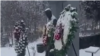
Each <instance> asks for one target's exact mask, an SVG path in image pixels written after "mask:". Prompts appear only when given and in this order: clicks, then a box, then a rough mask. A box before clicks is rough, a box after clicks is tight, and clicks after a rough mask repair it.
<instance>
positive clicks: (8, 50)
mask: <svg viewBox="0 0 100 56" xmlns="http://www.w3.org/2000/svg"><path fill="white" fill-rule="evenodd" d="M38 43H42V39H41V38H39V39H38V40H36V41H35V42H33V43H30V44H29V45H28V48H29V52H30V56H45V52H43V53H37V50H36V44H38ZM33 48H35V51H33ZM86 49H87V48H86ZM86 49H81V50H79V56H91V53H87V52H85V51H86ZM1 56H16V53H15V50H14V47H2V48H1ZM25 56H29V54H28V50H27V48H26V55H25ZM94 56H100V50H99V51H98V52H97V53H96V54H94Z"/></svg>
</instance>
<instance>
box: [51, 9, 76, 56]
mask: <svg viewBox="0 0 100 56" xmlns="http://www.w3.org/2000/svg"><path fill="white" fill-rule="evenodd" d="M66 11H67V10H66ZM71 12H73V11H71ZM71 16H72V18H74V19H76V21H74V20H73V21H70V23H71V25H70V26H71V28H70V29H69V30H70V31H69V34H68V36H67V37H68V39H67V43H66V44H65V45H64V46H63V48H62V49H61V50H57V49H54V51H52V53H54V56H66V54H67V51H68V49H69V48H70V44H71V42H72V40H73V39H74V38H75V33H76V32H77V29H78V26H77V24H78V21H77V17H76V14H75V13H73V15H71ZM52 40H53V39H52Z"/></svg>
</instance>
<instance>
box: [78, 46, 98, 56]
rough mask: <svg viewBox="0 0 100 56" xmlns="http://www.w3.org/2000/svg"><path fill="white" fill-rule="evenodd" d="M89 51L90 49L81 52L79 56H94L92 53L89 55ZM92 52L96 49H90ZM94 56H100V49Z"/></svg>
mask: <svg viewBox="0 0 100 56" xmlns="http://www.w3.org/2000/svg"><path fill="white" fill-rule="evenodd" d="M87 49H88V48H86V49H81V50H79V56H92V54H91V53H87V52H86V50H87ZM90 50H91V51H93V50H95V49H94V48H92V49H90ZM94 56H100V49H99V51H98V52H97V53H95V54H94Z"/></svg>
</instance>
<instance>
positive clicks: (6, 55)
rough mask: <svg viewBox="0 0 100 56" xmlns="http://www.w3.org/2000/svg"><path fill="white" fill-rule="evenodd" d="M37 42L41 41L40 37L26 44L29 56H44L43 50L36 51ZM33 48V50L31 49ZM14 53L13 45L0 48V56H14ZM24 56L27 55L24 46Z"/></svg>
mask: <svg viewBox="0 0 100 56" xmlns="http://www.w3.org/2000/svg"><path fill="white" fill-rule="evenodd" d="M38 43H42V38H39V39H38V40H37V41H35V42H33V43H30V44H29V45H28V49H29V52H30V56H45V52H43V53H37V50H36V44H38ZM33 48H34V49H35V50H33ZM16 55H17V54H16V53H15V50H14V47H2V48H1V56H16ZM25 56H29V53H28V50H27V48H26V55H25Z"/></svg>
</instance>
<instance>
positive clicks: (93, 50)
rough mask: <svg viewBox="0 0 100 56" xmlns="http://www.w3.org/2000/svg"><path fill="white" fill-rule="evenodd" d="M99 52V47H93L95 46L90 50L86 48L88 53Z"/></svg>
mask: <svg viewBox="0 0 100 56" xmlns="http://www.w3.org/2000/svg"><path fill="white" fill-rule="evenodd" d="M97 50H99V47H93V46H90V47H89V48H86V50H85V51H86V52H93V53H95V52H96V51H97Z"/></svg>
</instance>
